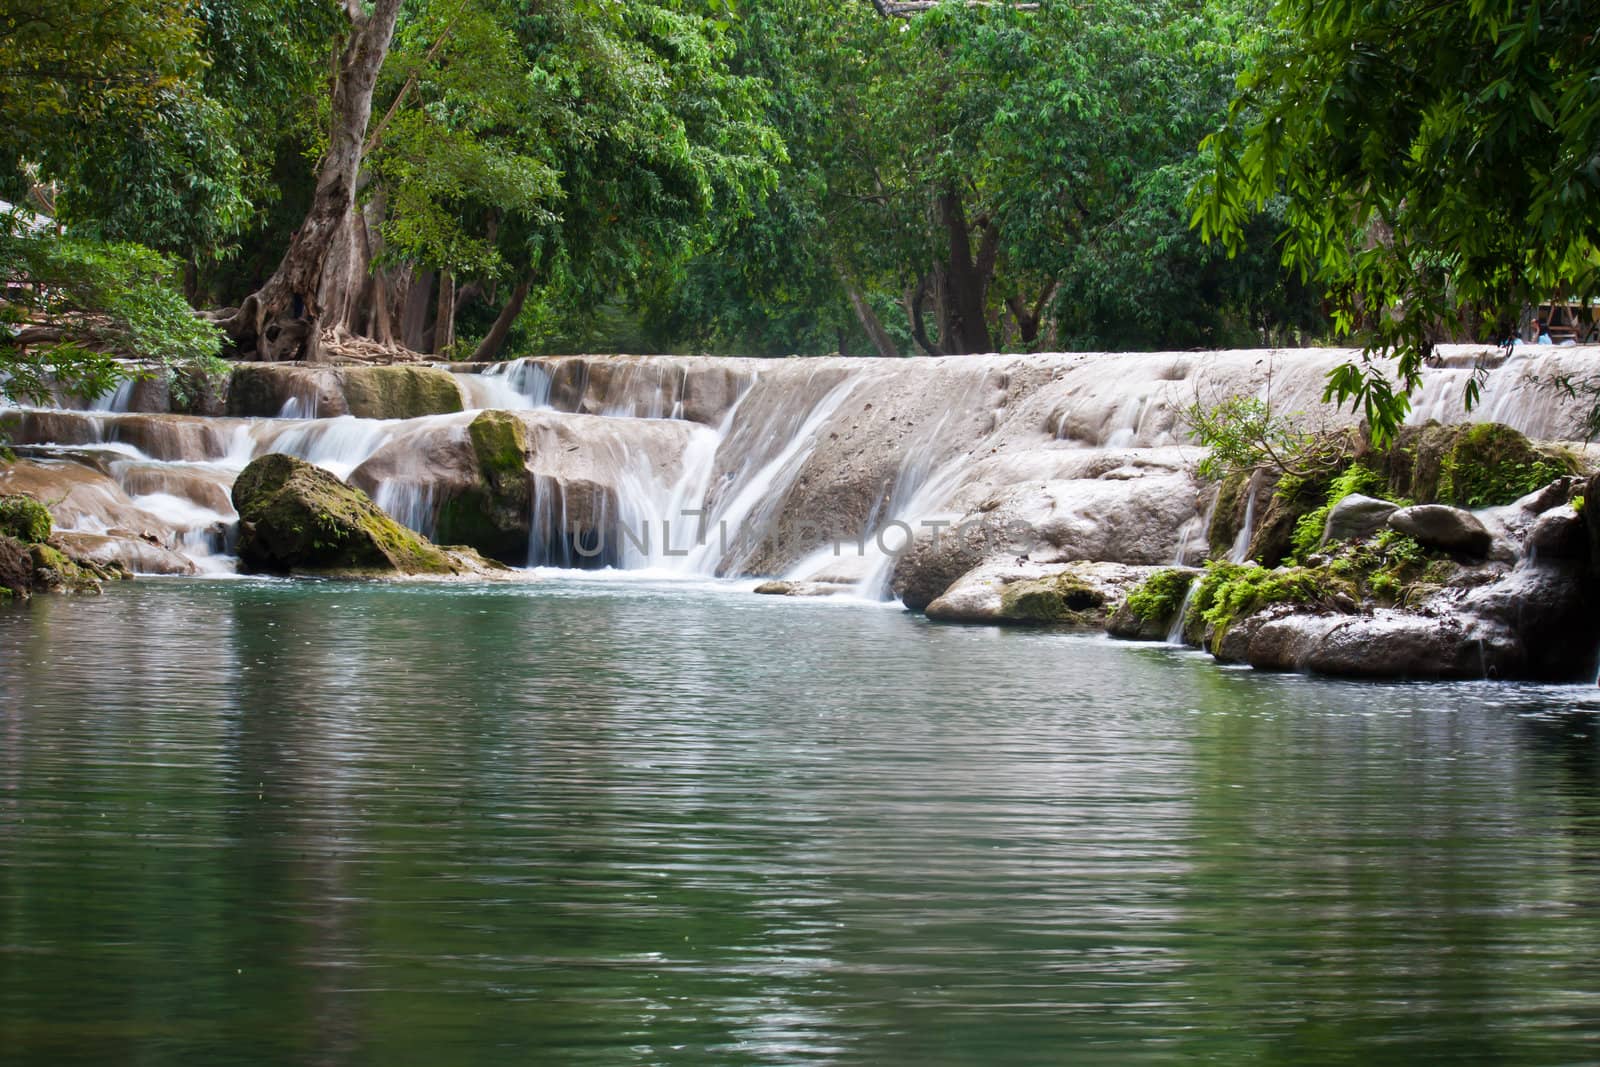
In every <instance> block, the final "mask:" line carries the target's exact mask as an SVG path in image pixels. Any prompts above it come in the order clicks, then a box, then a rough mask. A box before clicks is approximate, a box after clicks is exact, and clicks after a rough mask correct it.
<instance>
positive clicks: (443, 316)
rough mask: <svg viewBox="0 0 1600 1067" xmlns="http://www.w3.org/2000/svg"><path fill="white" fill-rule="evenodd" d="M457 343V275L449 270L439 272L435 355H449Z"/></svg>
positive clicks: (434, 327)
mask: <svg viewBox="0 0 1600 1067" xmlns="http://www.w3.org/2000/svg"><path fill="white" fill-rule="evenodd" d="M455 343H456V276H455V275H454V274H451V273H450V272H449V271H441V272H440V273H439V309H438V310H437V311H436V312H435V313H434V316H433V348H432V349H431V351H432V352H433V353H434V355H439V356H443V355H448V354H449V353H450V348H451V346H453V345H454V344H455Z"/></svg>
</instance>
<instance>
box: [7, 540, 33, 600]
mask: <svg viewBox="0 0 1600 1067" xmlns="http://www.w3.org/2000/svg"><path fill="white" fill-rule="evenodd" d="M32 591H33V558H32V557H31V556H29V555H28V546H27V545H25V544H23V543H22V542H21V541H18V540H17V539H16V538H14V537H8V536H6V535H5V534H0V604H4V603H6V602H7V601H11V600H26V599H28V594H29V593H31V592H32Z"/></svg>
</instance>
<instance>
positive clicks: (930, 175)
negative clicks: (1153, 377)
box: [663, 0, 1317, 354]
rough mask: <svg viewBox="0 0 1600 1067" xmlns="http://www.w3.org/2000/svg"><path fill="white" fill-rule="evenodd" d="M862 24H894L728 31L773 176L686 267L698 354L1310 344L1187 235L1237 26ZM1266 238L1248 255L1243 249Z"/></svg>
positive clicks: (777, 19) (830, 2)
mask: <svg viewBox="0 0 1600 1067" xmlns="http://www.w3.org/2000/svg"><path fill="white" fill-rule="evenodd" d="M878 9H879V10H884V11H885V13H886V14H887V15H889V16H893V17H882V16H880V15H879V14H878V13H877V11H875V10H874V6H872V5H869V4H866V3H863V2H861V0H782V2H774V3H771V4H764V5H762V6H761V9H760V10H759V11H757V12H750V13H748V14H745V15H743V16H742V17H741V19H740V20H739V23H738V27H739V28H738V30H737V31H736V32H737V33H738V34H739V35H740V52H739V57H740V62H742V63H744V64H745V65H746V66H745V69H747V70H750V71H751V72H752V73H757V74H759V75H760V76H761V77H763V78H765V79H766V80H767V81H768V82H769V83H770V84H771V85H772V86H773V94H772V99H773V111H772V115H773V121H774V124H775V125H776V126H777V127H778V128H779V129H780V130H781V131H782V133H783V136H784V139H785V142H786V144H787V145H788V146H789V163H788V165H787V166H785V167H781V168H780V178H779V186H778V193H777V195H775V196H774V197H772V198H771V199H770V200H769V201H767V202H766V203H765V204H764V205H763V206H762V207H761V208H760V209H758V210H757V211H756V212H755V213H754V214H753V215H752V216H751V218H750V219H749V220H748V221H743V220H741V221H740V222H739V223H738V224H737V225H736V226H732V227H728V228H726V229H724V230H723V231H722V232H720V233H719V235H718V237H717V242H718V244H717V252H716V253H714V254H707V255H706V256H703V257H701V258H700V259H697V260H696V261H694V262H693V263H692V264H691V265H690V266H689V267H688V269H687V270H686V271H685V273H684V276H683V277H682V278H681V279H679V280H678V282H677V286H676V289H675V290H674V292H673V293H672V294H670V295H669V296H668V298H667V299H666V300H664V301H663V302H664V303H665V304H666V305H667V306H668V307H670V308H672V310H673V314H672V316H670V317H669V318H668V319H667V321H670V322H674V323H682V324H683V327H684V329H685V330H686V331H688V332H689V333H690V334H691V336H696V337H699V338H704V339H706V340H708V341H711V342H712V343H719V342H720V340H721V338H724V337H732V336H738V337H743V338H749V339H750V341H752V342H754V344H755V345H756V346H757V347H758V349H759V350H766V351H796V350H803V349H804V348H805V347H807V342H810V344H811V345H813V346H815V345H818V344H827V345H830V346H831V345H833V344H834V343H835V338H837V343H838V344H839V346H840V347H841V348H843V347H844V345H845V343H846V342H849V343H851V344H855V345H863V344H870V345H871V347H872V349H873V350H875V351H878V352H879V353H880V354H895V353H897V352H900V351H908V350H911V349H913V348H915V349H916V350H920V351H924V352H928V353H936V354H938V353H962V352H976V351H988V350H992V349H995V348H1037V347H1040V346H1045V345H1051V344H1054V343H1057V342H1058V341H1059V340H1060V339H1063V338H1066V337H1069V336H1070V337H1071V339H1073V340H1078V341H1086V342H1089V343H1094V344H1098V345H1106V344H1108V343H1111V344H1115V345H1117V346H1128V345H1132V344H1140V343H1145V344H1152V343H1155V344H1159V343H1169V344H1170V343H1182V344H1200V343H1216V342H1217V341H1219V340H1222V339H1227V338H1230V337H1231V336H1234V335H1235V334H1245V333H1249V334H1251V335H1252V336H1255V337H1257V338H1259V335H1260V333H1261V331H1262V330H1264V329H1266V328H1268V327H1277V328H1279V329H1280V330H1283V331H1290V330H1293V329H1295V328H1298V327H1304V326H1307V325H1310V324H1311V323H1313V322H1314V321H1315V319H1316V317H1317V316H1316V311H1317V309H1316V308H1315V307H1313V306H1311V302H1310V301H1308V300H1306V299H1304V296H1303V294H1301V293H1299V292H1293V291H1290V289H1291V288H1292V287H1286V286H1285V285H1284V284H1283V274H1284V272H1283V271H1282V270H1281V269H1280V268H1279V267H1278V265H1277V263H1276V258H1275V257H1272V258H1269V257H1266V256H1258V257H1257V258H1254V259H1247V260H1245V261H1243V262H1242V263H1240V264H1235V263H1228V262H1226V261H1225V260H1224V258H1223V257H1222V256H1221V255H1219V254H1212V253H1210V252H1208V251H1207V250H1206V249H1204V248H1203V247H1202V246H1201V245H1200V243H1199V242H1198V240H1197V239H1195V238H1192V237H1190V236H1188V234H1187V229H1188V227H1187V221H1188V217H1187V212H1186V211H1185V210H1184V209H1183V197H1184V192H1185V191H1186V189H1187V185H1188V183H1189V181H1190V180H1192V171H1193V158H1194V146H1195V144H1196V143H1197V142H1198V141H1199V139H1200V137H1201V136H1202V135H1203V133H1204V132H1205V131H1206V130H1208V129H1211V128H1212V127H1214V125H1215V124H1216V123H1217V122H1218V121H1220V119H1221V117H1222V115H1223V113H1224V111H1225V109H1226V107H1227V103H1228V100H1229V97H1230V92H1231V87H1232V85H1233V81H1234V78H1235V76H1236V74H1237V72H1238V71H1239V70H1240V69H1241V68H1242V65H1243V63H1244V60H1245V51H1244V49H1245V47H1246V46H1247V45H1248V43H1249V40H1250V38H1251V36H1252V27H1253V25H1254V21H1255V16H1254V14H1253V13H1252V11H1251V9H1250V8H1249V7H1247V6H1245V5H1243V4H1239V3H1231V2H1213V3H1194V2H1192V0H1162V2H1158V3H1153V4H1136V3H1131V2H1127V0H1092V2H1090V3H1086V4H1071V5H1069V4H1059V5H1058V4H1043V5H1008V4H964V3H943V4H937V5H932V4H914V5H905V4H900V5H878ZM1273 236H1274V235H1273V234H1272V232H1271V231H1270V230H1268V229H1266V228H1260V229H1258V230H1257V231H1255V232H1252V233H1251V234H1250V246H1251V249H1252V250H1253V251H1260V250H1262V249H1264V248H1270V246H1271V243H1272V240H1273ZM769 265H770V267H769ZM1196 293H1203V294H1204V295H1205V297H1206V300H1205V301H1203V302H1202V301H1197V300H1195V299H1194V294H1196ZM734 294H737V295H736V296H735V295H734ZM674 300H675V301H676V304H675V305H674V303H673V301H674ZM1147 309H1148V310H1149V312H1150V313H1149V314H1148V315H1145V314H1143V313H1144V312H1145V311H1146V310H1147ZM697 317H698V318H699V321H701V322H704V321H705V319H706V318H707V317H709V318H710V319H711V322H710V324H709V325H707V326H701V327H700V328H698V329H696V327H695V325H694V323H695V321H696V319H697ZM1129 323H1134V324H1135V325H1137V326H1138V327H1139V328H1138V329H1136V330H1128V329H1125V328H1124V327H1125V326H1126V325H1127V324H1129ZM1060 328H1065V329H1066V330H1068V331H1070V333H1069V334H1063V333H1061V332H1059V331H1060ZM1229 331H1233V333H1230V332H1229ZM812 350H815V348H814V347H813V349H812Z"/></svg>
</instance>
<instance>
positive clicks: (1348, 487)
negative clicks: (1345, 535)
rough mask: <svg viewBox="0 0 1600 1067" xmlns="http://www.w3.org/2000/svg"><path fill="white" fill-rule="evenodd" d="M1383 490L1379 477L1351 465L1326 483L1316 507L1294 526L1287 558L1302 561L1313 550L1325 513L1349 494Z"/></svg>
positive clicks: (1315, 547)
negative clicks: (1318, 504) (1320, 503)
mask: <svg viewBox="0 0 1600 1067" xmlns="http://www.w3.org/2000/svg"><path fill="white" fill-rule="evenodd" d="M1385 488H1386V486H1385V483H1384V478H1383V475H1381V474H1379V473H1378V472H1377V471H1375V470H1372V469H1370V468H1368V467H1365V466H1363V465H1361V464H1359V463H1352V464H1351V465H1350V466H1348V467H1346V468H1345V469H1344V470H1342V471H1340V472H1339V473H1338V474H1336V475H1334V477H1333V479H1332V480H1331V481H1330V482H1329V483H1328V487H1327V489H1326V491H1325V493H1324V495H1323V502H1322V505H1321V506H1320V507H1317V508H1314V509H1312V510H1311V511H1308V512H1306V513H1305V514H1304V515H1302V516H1300V518H1299V520H1297V521H1296V522H1295V524H1294V537H1293V539H1292V544H1293V551H1292V552H1291V558H1293V559H1297V560H1304V559H1305V558H1306V557H1307V556H1309V555H1311V553H1313V552H1315V551H1316V550H1317V546H1318V544H1319V543H1320V542H1321V541H1322V531H1323V530H1324V529H1326V528H1327V525H1328V512H1330V511H1332V510H1333V508H1334V505H1335V504H1337V503H1339V501H1341V500H1343V499H1344V498H1345V497H1347V496H1350V495H1351V494H1352V493H1367V494H1376V493H1382V492H1383V491H1384V489H1385Z"/></svg>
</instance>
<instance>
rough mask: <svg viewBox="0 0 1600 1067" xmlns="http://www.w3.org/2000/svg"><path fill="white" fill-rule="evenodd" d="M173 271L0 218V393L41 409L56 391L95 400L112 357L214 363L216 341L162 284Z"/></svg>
mask: <svg viewBox="0 0 1600 1067" xmlns="http://www.w3.org/2000/svg"><path fill="white" fill-rule="evenodd" d="M171 271H172V264H171V262H170V261H169V260H167V259H165V258H164V257H162V256H160V255H158V254H156V253H154V252H151V251H150V250H149V249H145V248H140V247H139V246H137V245H128V244H107V243H101V242H97V241H89V240H81V239H78V238H75V237H68V236H62V235H60V234H58V233H56V232H55V231H54V230H52V229H41V230H30V229H27V228H24V227H23V226H20V225H18V224H16V223H15V222H13V221H10V220H4V219H0V293H3V296H0V330H4V331H5V332H4V333H3V334H0V373H3V374H4V375H5V376H6V377H5V380H4V381H3V382H0V395H4V396H7V397H11V398H13V399H22V400H33V401H36V402H43V401H45V400H47V399H48V398H49V397H50V395H51V388H52V385H53V384H59V385H60V386H62V387H64V388H66V389H68V390H70V391H73V392H77V393H79V394H81V395H84V396H97V395H99V394H101V393H104V392H106V391H107V390H108V389H110V388H111V387H112V386H113V385H114V384H115V382H116V381H117V380H118V378H120V377H124V376H125V375H126V371H125V369H124V367H123V365H122V364H120V363H119V362H118V360H117V358H116V357H117V356H124V357H129V358H133V359H139V360H148V361H151V362H155V363H158V364H162V365H167V366H174V365H176V366H181V365H185V364H192V363H194V362H195V361H197V360H202V359H205V358H207V357H211V356H214V355H215V354H216V352H217V349H218V347H219V344H220V338H219V334H218V333H217V331H216V329H215V328H213V327H212V326H210V325H209V324H208V323H205V322H203V321H201V320H200V319H198V318H196V317H195V315H194V314H193V313H192V312H191V311H190V309H189V306H188V304H187V303H185V301H184V300H183V298H182V297H181V296H180V295H179V294H178V293H177V292H175V291H174V290H173V289H172V288H171V287H170V286H169V285H168V284H167V279H168V277H170V274H171Z"/></svg>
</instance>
